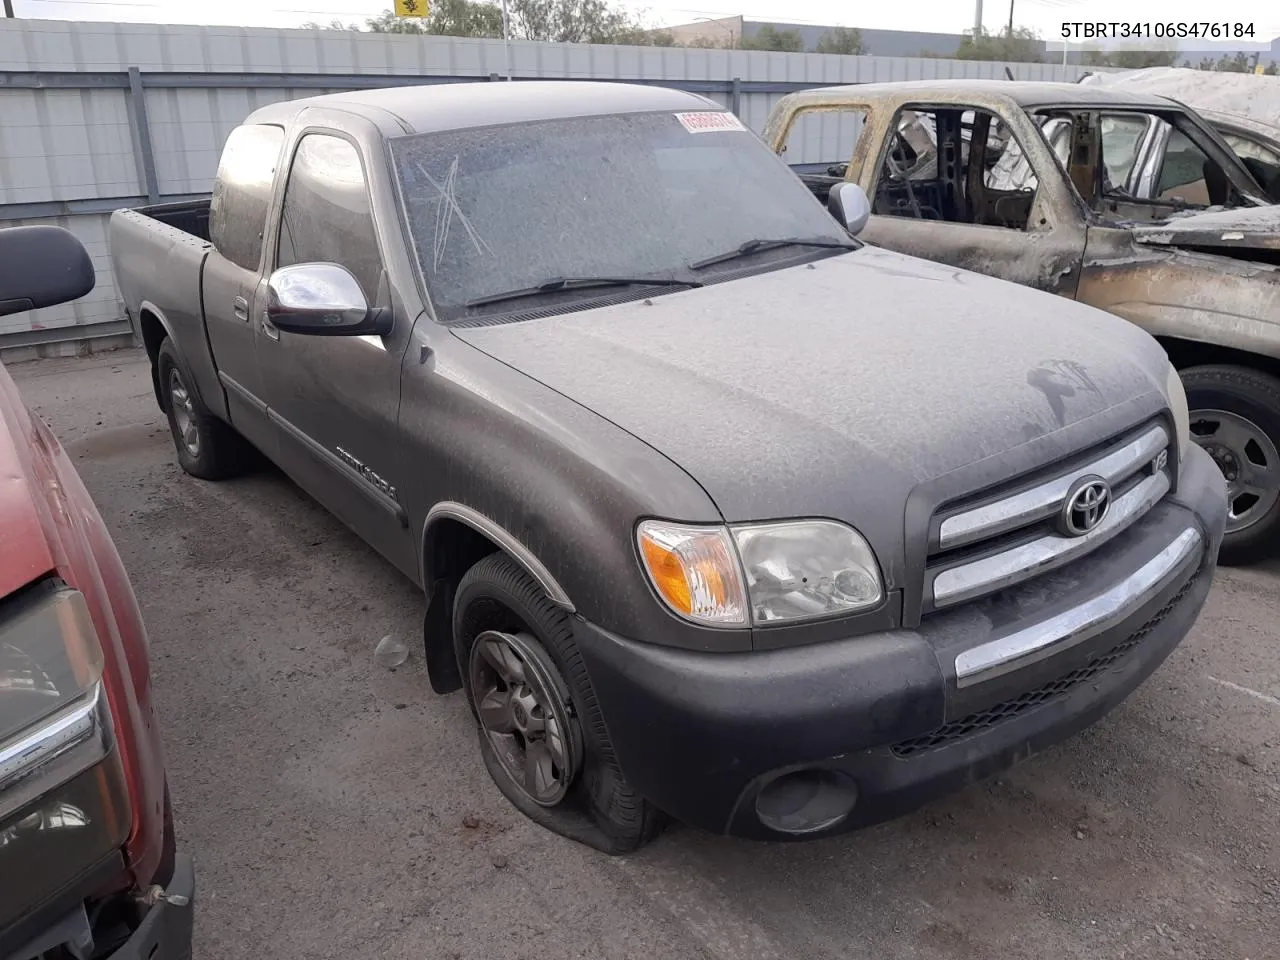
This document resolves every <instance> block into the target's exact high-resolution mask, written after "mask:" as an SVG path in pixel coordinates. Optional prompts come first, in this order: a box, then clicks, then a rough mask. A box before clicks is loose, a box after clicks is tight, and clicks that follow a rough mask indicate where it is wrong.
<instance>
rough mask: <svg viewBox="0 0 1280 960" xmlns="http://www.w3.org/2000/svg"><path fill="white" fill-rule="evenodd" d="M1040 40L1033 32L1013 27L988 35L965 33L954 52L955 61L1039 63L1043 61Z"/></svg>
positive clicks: (983, 33)
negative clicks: (1011, 29) (1010, 29)
mask: <svg viewBox="0 0 1280 960" xmlns="http://www.w3.org/2000/svg"><path fill="white" fill-rule="evenodd" d="M1041 54H1042V51H1041V47H1040V39H1039V38H1038V37H1037V36H1036V35H1035V32H1034V31H1033V30H1028V29H1027V28H1026V27H1014V29H1013V31H1012V32H1010V31H1009V30H1007V29H1006V30H1004V31H1002V32H1001V33H998V34H990V33H987V31H985V30H980V31H978V33H977V34H973V33H966V34H965V35H964V39H963V40H961V41H960V47H959V49H957V50H956V55H955V56H956V59H957V60H1005V61H1008V62H1010V63H1040V62H1041V61H1042V60H1043V57H1042V55H1041Z"/></svg>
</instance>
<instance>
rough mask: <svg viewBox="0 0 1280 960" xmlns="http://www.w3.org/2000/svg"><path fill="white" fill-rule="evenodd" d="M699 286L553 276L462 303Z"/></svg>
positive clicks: (668, 280)
mask: <svg viewBox="0 0 1280 960" xmlns="http://www.w3.org/2000/svg"><path fill="white" fill-rule="evenodd" d="M641 285H644V286H650V287H700V286H702V282H701V281H700V280H694V279H692V278H686V279H683V280H681V279H678V278H676V277H555V278H553V279H551V280H545V281H543V282H542V283H540V284H538V285H537V286H533V287H522V288H521V289H519V290H506V291H504V292H502V293H491V294H488V295H487V296H483V297H476V298H475V299H474V300H468V301H467V302H466V303H464V304H463V306H465V307H483V306H484V305H485V304H488V303H504V302H506V301H507V300H521V299H523V298H525V297H536V296H538V295H539V294H544V293H557V292H558V291H560V290H588V289H591V288H592V287H631V286H641Z"/></svg>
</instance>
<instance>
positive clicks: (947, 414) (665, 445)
mask: <svg viewBox="0 0 1280 960" xmlns="http://www.w3.org/2000/svg"><path fill="white" fill-rule="evenodd" d="M454 333H455V335H456V336H458V337H460V338H461V339H462V340H464V341H465V342H467V343H469V344H471V345H472V346H474V347H476V348H478V349H480V350H482V351H484V352H485V353H487V354H489V355H490V356H492V357H494V358H496V359H498V360H500V361H502V362H504V363H506V364H508V365H509V366H511V367H514V368H515V369H517V370H519V371H521V372H523V373H524V374H526V375H527V376H529V377H532V378H534V379H535V380H538V381H540V382H541V383H543V384H545V385H546V386H548V387H550V388H552V389H554V390H556V391H558V392H560V393H562V394H564V395H566V396H568V397H569V398H571V399H573V400H575V401H577V402H578V403H580V404H582V405H583V406H585V407H587V408H589V409H590V410H592V411H594V412H595V413H597V414H599V415H600V416H602V417H604V418H606V419H608V420H610V421H612V422H613V423H614V424H616V425H617V426H619V427H621V428H622V429H624V430H626V431H628V432H630V433H631V434H633V435H634V436H636V437H638V438H640V439H641V440H643V441H645V442H646V443H647V444H648V445H650V446H651V447H653V448H654V449H655V450H657V451H659V452H660V453H662V454H664V455H665V456H667V457H668V458H670V459H671V460H673V461H674V462H675V463H677V464H678V465H679V466H681V467H682V468H683V469H684V470H685V471H686V472H688V473H689V474H690V475H691V476H692V477H693V478H694V480H696V481H697V482H698V483H699V484H701V485H702V487H703V488H704V489H705V491H706V492H707V493H708V494H709V495H710V496H711V498H712V499H713V500H714V501H715V503H716V505H717V507H718V508H719V509H720V511H721V513H722V514H723V515H724V517H725V519H727V520H730V521H739V520H753V519H766V518H777V517H787V516H806V515H807V516H832V517H837V518H841V519H846V520H847V521H848V522H852V523H855V525H860V527H861V528H862V529H863V531H864V533H867V532H868V530H867V529H866V527H867V526H868V525H870V526H877V527H880V528H882V529H883V530H884V532H885V536H886V537H890V536H892V535H893V533H894V531H896V540H898V541H900V540H901V539H902V529H903V527H902V524H903V512H902V511H903V509H904V508H905V501H906V497H907V495H908V494H909V492H910V491H911V489H912V488H913V487H914V486H915V485H917V484H919V483H921V482H923V481H926V480H929V479H931V478H936V477H939V476H941V475H943V474H946V473H948V472H950V471H954V470H957V469H958V468H960V467H963V466H965V465H967V464H973V463H975V462H977V461H982V460H986V459H987V458H1000V457H1002V455H1004V454H1007V453H1008V452H1009V451H1011V450H1015V449H1016V448H1020V447H1023V446H1024V445H1028V444H1033V445H1034V449H1035V450H1036V456H1037V457H1044V455H1045V450H1046V448H1048V447H1051V446H1052V445H1053V443H1052V442H1048V443H1036V441H1038V440H1039V439H1040V438H1044V437H1047V436H1051V435H1062V436H1063V437H1067V436H1069V437H1071V438H1072V441H1073V442H1072V445H1071V446H1069V447H1068V448H1066V449H1058V450H1056V451H1054V452H1053V453H1052V454H1051V455H1050V456H1049V457H1048V459H1056V458H1057V457H1061V456H1064V455H1066V454H1068V453H1071V452H1073V451H1074V450H1075V449H1077V448H1078V447H1079V445H1080V444H1079V437H1080V436H1081V434H1082V431H1083V433H1085V434H1087V435H1088V438H1087V440H1086V442H1089V443H1092V442H1095V441H1097V440H1100V439H1102V438H1103V437H1104V436H1106V435H1108V434H1109V433H1111V432H1113V431H1117V430H1119V429H1122V428H1124V427H1127V426H1130V425H1132V423H1133V422H1134V419H1132V418H1133V417H1135V416H1136V415H1135V413H1134V410H1135V408H1136V407H1139V406H1143V404H1145V407H1144V411H1143V415H1147V414H1149V413H1152V412H1154V411H1156V410H1158V409H1161V408H1162V407H1163V406H1165V404H1166V402H1167V401H1166V399H1165V398H1164V394H1163V384H1164V382H1165V376H1166V371H1167V362H1168V361H1167V360H1166V358H1165V355H1164V352H1163V351H1162V350H1161V349H1160V347H1159V346H1158V345H1157V344H1156V342H1155V341H1154V340H1153V339H1151V338H1150V337H1149V336H1147V335H1146V334H1145V333H1143V332H1142V331H1140V330H1139V329H1138V328H1137V327H1134V326H1133V325H1131V324H1128V323H1126V322H1124V321H1122V320H1119V319H1117V318H1115V317H1112V316H1110V315H1109V314H1105V313H1103V312H1101V311H1099V310H1095V309H1093V308H1091V307H1085V306H1082V305H1080V304H1077V303H1075V302H1073V301H1069V300H1065V299H1061V298H1058V297H1054V296H1052V295H1049V294H1045V293H1040V292H1037V291H1033V290H1031V289H1029V288H1025V287H1021V286H1017V285H1015V284H1012V283H1006V282H1003V281H999V280H994V279H991V278H988V277H983V276H979V275H978V274H974V273H969V272H966V271H961V270H955V269H953V268H950V267H945V266H942V265H940V264H935V263H930V262H926V261H923V260H918V259H915V258H912V257H907V256H903V255H900V254H896V253H891V252H889V251H886V250H882V249H877V248H874V247H864V248H863V249H862V250H859V251H856V252H853V253H849V254H843V255H839V256H836V257H831V258H828V259H825V260H821V261H819V262H816V263H812V264H808V265H801V266H797V267H790V268H786V269H782V270H777V271H774V272H770V273H764V274H758V275H756V276H752V277H748V278H745V279H741V280H737V281H733V282H726V283H720V284H713V285H709V286H706V287H702V288H699V289H694V290H688V291H683V292H679V293H673V294H668V295H664V296H654V297H653V298H652V300H651V301H643V302H642V301H633V302H630V303H624V304H620V305H612V306H608V307H603V308H599V309H592V310H586V311H582V312H578V313H570V314H563V315H559V316H554V317H550V318H544V319H535V320H527V321H523V322H513V323H499V324H496V325H492V326H485V327H476V328H454ZM1139 398H1141V400H1140V401H1139ZM1121 405H1124V407H1125V409H1124V413H1123V415H1124V416H1125V417H1130V419H1129V420H1128V421H1127V422H1125V423H1123V424H1120V425H1118V426H1117V424H1116V421H1117V418H1118V417H1120V416H1121V413H1120V411H1119V410H1117V409H1116V408H1118V407H1120V406H1121ZM1090 418H1093V421H1094V424H1096V429H1091V428H1092V427H1093V425H1094V424H1089V425H1081V421H1084V420H1087V419H1090ZM1104 422H1105V423H1106V424H1107V425H1105V426H1104ZM1073 424H1075V425H1078V429H1074V430H1073V429H1071V428H1072V425H1073ZM1014 459H1015V460H1016V459H1017V458H1016V457H1015V458H1014ZM1006 461H1007V458H1002V459H1000V461H999V464H1000V471H1002V472H999V473H998V476H999V477H1000V478H1007V477H1008V476H1010V475H1012V473H1013V472H1021V471H1023V470H1027V469H1031V468H1033V467H1035V466H1038V465H1039V464H1040V462H1044V461H1043V459H1041V460H1039V462H1036V461H1035V460H1034V459H1032V458H1030V457H1025V458H1023V460H1022V461H1021V462H1020V463H1018V464H1016V465H1010V463H1008V462H1006ZM988 482H990V481H988Z"/></svg>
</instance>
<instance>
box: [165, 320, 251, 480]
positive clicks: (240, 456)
mask: <svg viewBox="0 0 1280 960" xmlns="http://www.w3.org/2000/svg"><path fill="white" fill-rule="evenodd" d="M156 370H157V372H158V375H159V380H160V389H161V391H162V394H161V395H162V396H163V397H164V411H165V413H166V414H167V415H168V417H169V433H170V434H171V435H172V436H173V445H174V447H175V448H176V449H177V452H178V463H179V465H181V467H182V469H183V470H185V471H186V472H187V473H189V474H191V476H193V477H199V478H200V479H201V480H225V479H227V478H228V477H234V476H237V475H238V474H241V473H243V472H244V471H245V470H246V469H248V467H249V465H250V464H251V463H252V457H253V452H252V450H251V448H250V447H249V445H248V443H246V442H245V441H244V439H242V438H241V436H240V435H239V434H238V433H236V432H235V431H234V430H233V429H231V427H230V426H228V425H227V424H225V423H223V422H222V421H221V420H219V419H218V418H217V417H215V416H214V415H213V414H212V413H211V412H210V411H209V408H208V407H206V406H205V405H204V403H202V402H201V400H200V398H199V397H198V396H197V395H196V393H195V391H194V390H192V389H191V384H189V383H188V382H187V375H186V374H185V373H184V372H183V370H182V366H181V364H179V363H178V351H177V350H176V349H175V348H174V346H173V341H172V340H165V342H164V343H162V344H161V345H160V353H159V354H158V355H157V357H156Z"/></svg>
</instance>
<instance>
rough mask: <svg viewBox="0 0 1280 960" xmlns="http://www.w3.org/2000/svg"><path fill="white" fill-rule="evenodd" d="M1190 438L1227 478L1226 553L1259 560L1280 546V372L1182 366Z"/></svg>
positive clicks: (1233, 559) (1223, 558) (1234, 558)
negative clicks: (1189, 416)
mask: <svg viewBox="0 0 1280 960" xmlns="http://www.w3.org/2000/svg"><path fill="white" fill-rule="evenodd" d="M1181 376H1182V382H1183V385H1184V386H1185V387H1186V391H1187V406H1188V407H1189V408H1190V411H1191V439H1193V440H1194V441H1195V442H1196V443H1198V444H1199V445H1200V446H1201V447H1203V448H1204V450H1205V452H1207V453H1208V454H1209V456H1211V457H1212V458H1213V461H1214V463H1216V464H1217V465H1218V469H1219V470H1221V471H1222V474H1223V476H1224V477H1226V480H1227V500H1228V504H1227V532H1226V537H1225V538H1224V539H1223V543H1222V550H1221V552H1220V554H1219V561H1220V562H1221V563H1223V564H1226V565H1236V564H1246V563H1253V562H1256V561H1258V560H1262V559H1265V558H1266V557H1269V556H1272V555H1274V553H1275V552H1276V550H1277V547H1278V546H1280V380H1277V379H1276V378H1275V377H1272V376H1270V375H1268V374H1265V373H1260V372H1258V371H1256V370H1250V369H1247V368H1245V367H1234V366H1204V367H1191V368H1189V369H1186V370H1183V371H1182V372H1181Z"/></svg>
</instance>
